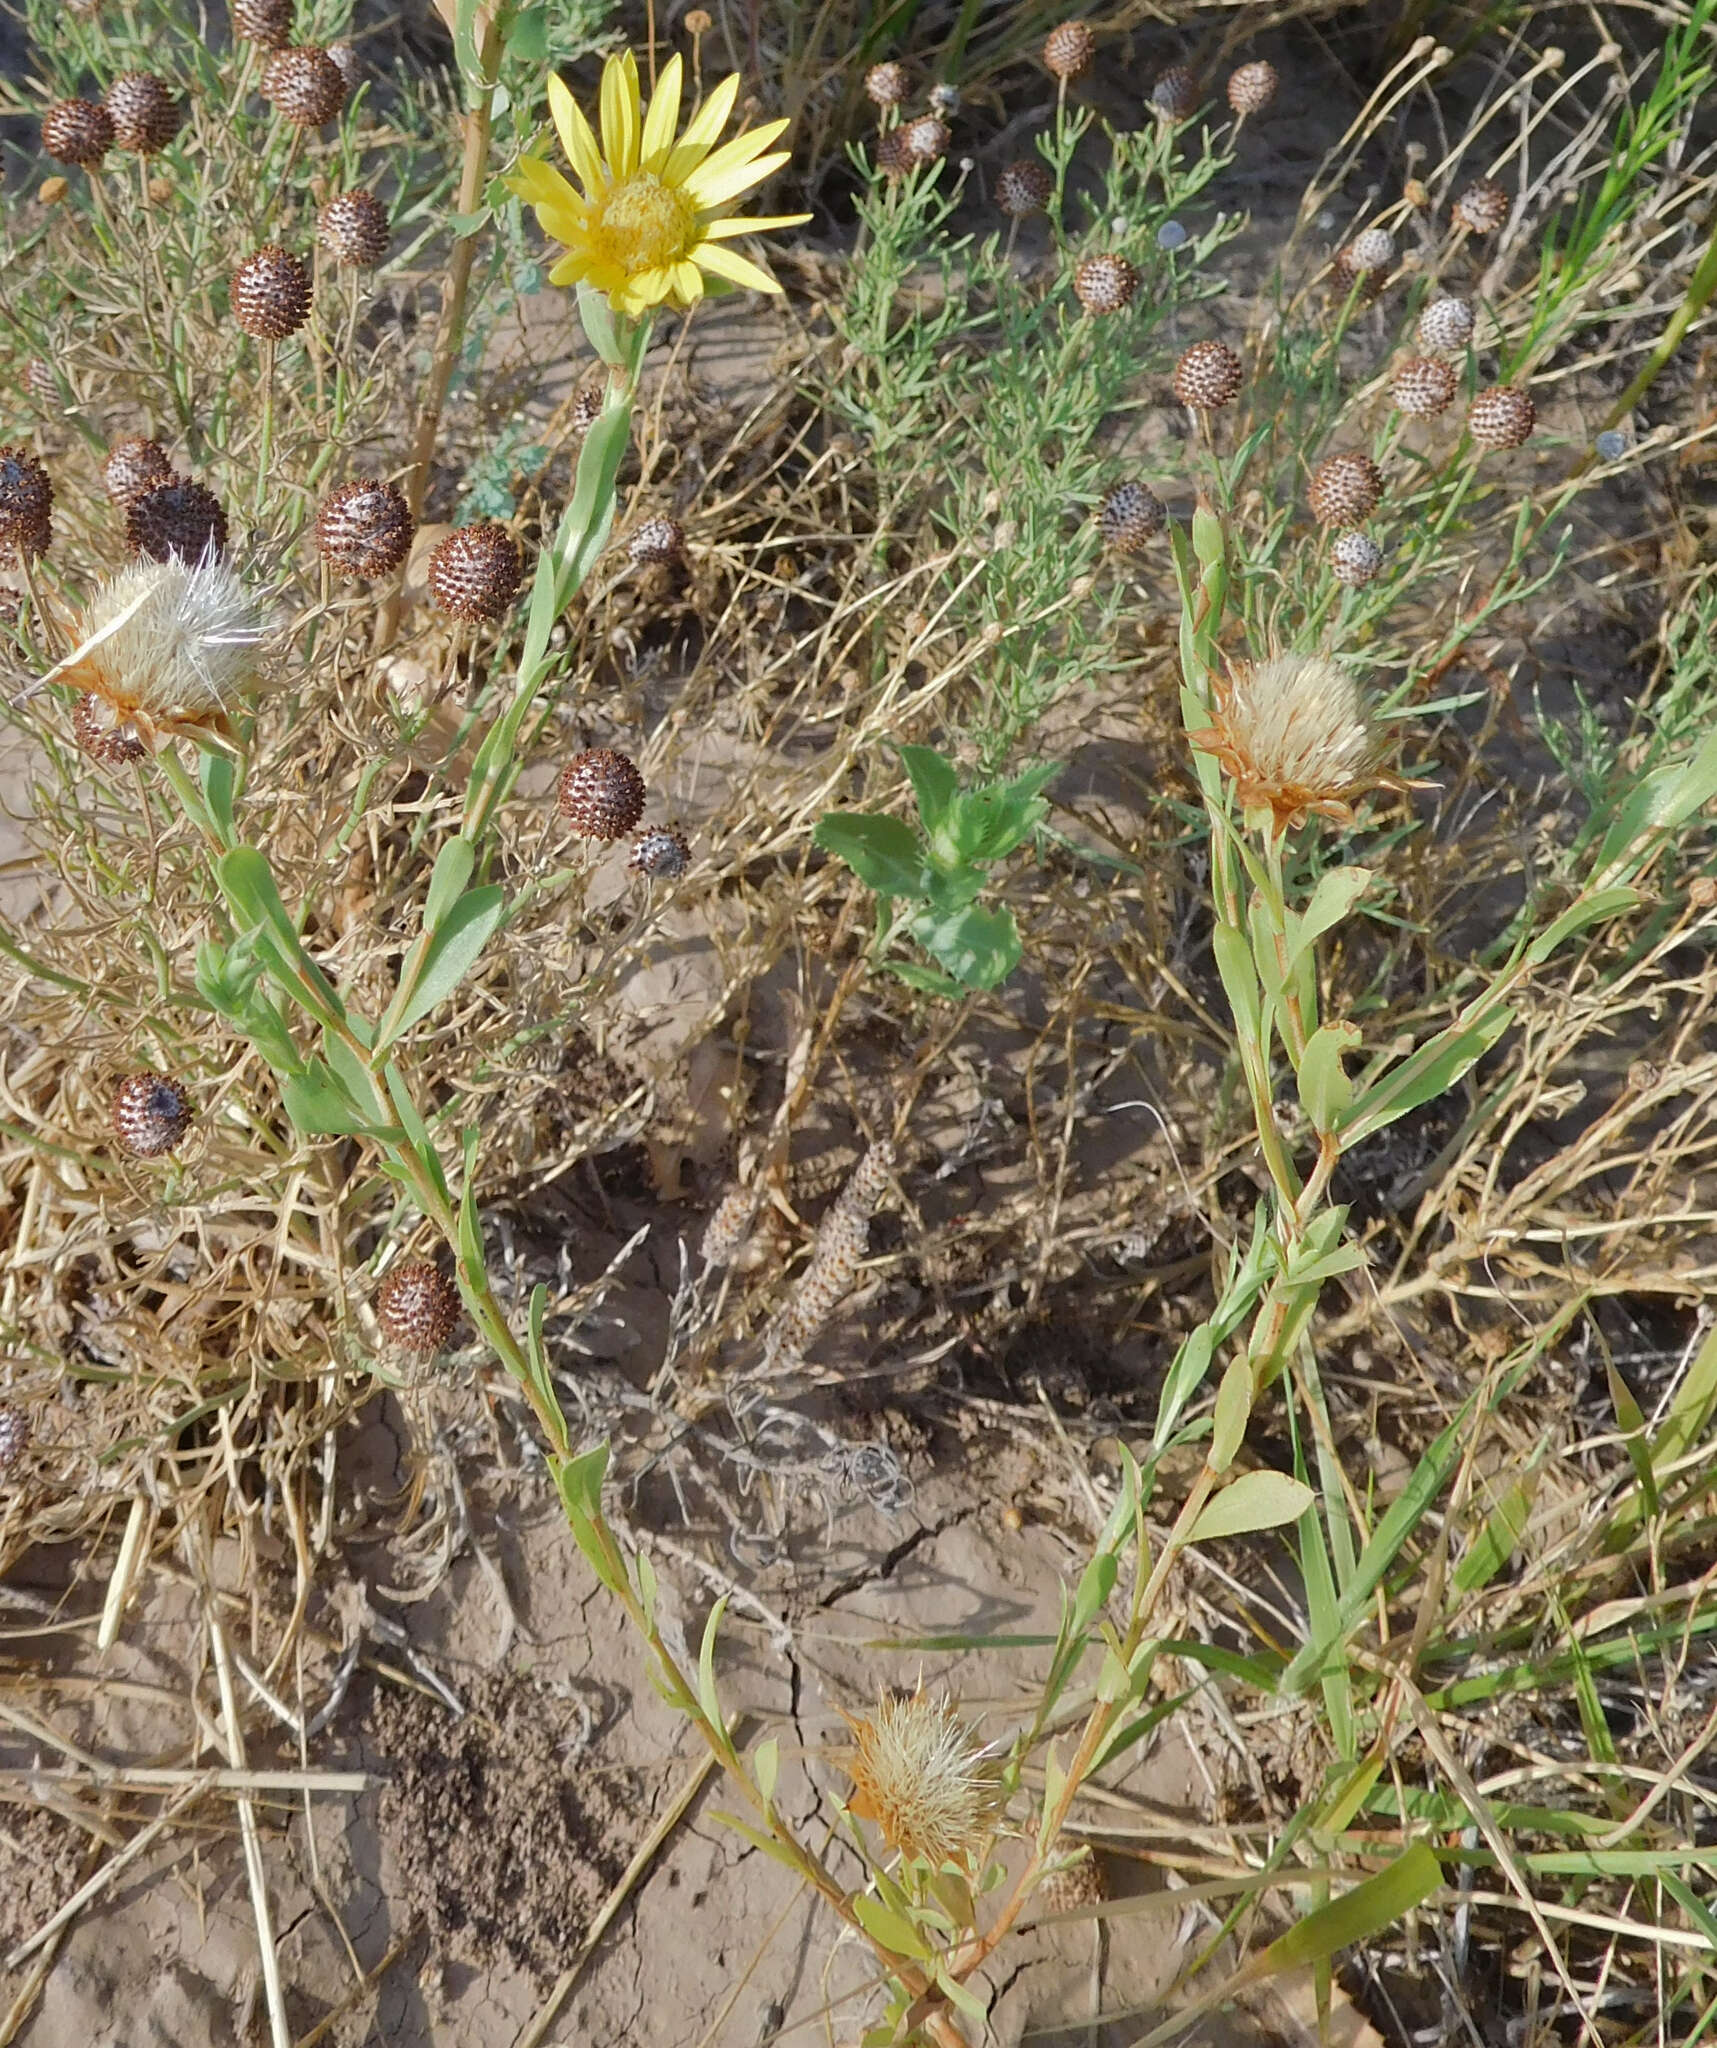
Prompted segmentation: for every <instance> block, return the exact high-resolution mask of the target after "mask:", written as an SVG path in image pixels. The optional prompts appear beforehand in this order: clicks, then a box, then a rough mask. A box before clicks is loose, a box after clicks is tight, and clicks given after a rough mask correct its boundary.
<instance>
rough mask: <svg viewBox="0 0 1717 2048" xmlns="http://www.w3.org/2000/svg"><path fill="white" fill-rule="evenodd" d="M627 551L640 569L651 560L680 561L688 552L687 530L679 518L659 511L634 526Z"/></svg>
mask: <svg viewBox="0 0 1717 2048" xmlns="http://www.w3.org/2000/svg"><path fill="white" fill-rule="evenodd" d="M626 552H627V554H628V555H629V556H630V557H631V560H632V563H633V566H634V567H636V568H640V569H641V568H643V567H644V566H645V565H646V564H647V563H650V562H678V561H680V560H681V559H683V557H684V555H685V552H686V530H685V528H684V527H683V526H682V525H681V524H680V522H679V521H678V520H677V519H670V518H668V517H667V516H666V514H664V513H657V514H656V515H655V516H654V517H653V518H650V519H645V520H642V521H640V522H639V524H638V526H637V527H636V528H634V530H633V533H632V538H631V539H630V540H629V541H628V542H627V543H626Z"/></svg>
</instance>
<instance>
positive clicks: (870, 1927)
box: [852, 1892, 930, 1962]
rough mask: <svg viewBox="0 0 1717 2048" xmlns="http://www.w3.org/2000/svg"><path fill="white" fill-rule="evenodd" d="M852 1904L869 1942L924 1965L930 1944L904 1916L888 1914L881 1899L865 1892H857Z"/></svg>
mask: <svg viewBox="0 0 1717 2048" xmlns="http://www.w3.org/2000/svg"><path fill="white" fill-rule="evenodd" d="M852 1903H853V1917H854V1918H855V1919H856V1920H857V1921H858V1923H859V1925H860V1926H861V1927H862V1928H863V1929H864V1931H865V1933H866V1934H868V1935H869V1936H870V1938H871V1940H872V1941H874V1942H877V1943H879V1944H880V1945H881V1947H882V1948H884V1949H885V1950H886V1951H887V1952H888V1953H889V1954H890V1955H894V1956H910V1957H911V1958H912V1960H913V1961H914V1962H923V1961H924V1960H925V1958H926V1957H927V1956H928V1955H929V1954H930V1945H929V1943H928V1942H926V1941H925V1939H924V1937H923V1935H921V1934H920V1933H919V1932H918V1930H917V1928H916V1927H914V1926H913V1924H912V1922H911V1921H910V1920H908V1919H907V1918H906V1916H905V1915H904V1914H902V1913H895V1912H892V1911H890V1909H889V1908H888V1907H887V1906H885V1905H884V1904H883V1903H882V1901H881V1900H880V1899H873V1898H871V1897H869V1896H868V1895H867V1894H866V1893H864V1892H860V1893H858V1894H857V1896H856V1897H855V1898H854V1899H853V1902H852Z"/></svg>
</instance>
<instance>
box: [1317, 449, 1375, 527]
mask: <svg viewBox="0 0 1717 2048" xmlns="http://www.w3.org/2000/svg"><path fill="white" fill-rule="evenodd" d="M1306 496H1307V497H1308V499H1309V500H1310V501H1311V507H1312V514H1313V517H1314V518H1316V519H1317V520H1318V522H1319V523H1320V524H1321V525H1323V526H1357V525H1358V524H1359V522H1360V521H1361V520H1362V519H1367V518H1369V517H1370V516H1371V514H1372V513H1373V512H1375V511H1376V510H1377V505H1378V501H1379V499H1381V497H1382V496H1383V472H1382V470H1380V469H1379V468H1378V466H1377V464H1376V463H1375V462H1373V461H1372V459H1371V457H1370V456H1369V455H1362V454H1361V453H1360V452H1359V450H1358V449H1357V448H1349V449H1344V450H1343V451H1342V453H1341V454H1339V455H1326V456H1325V457H1324V459H1323V460H1322V462H1320V463H1319V464H1318V466H1317V468H1316V469H1314V470H1313V471H1312V480H1311V484H1310V486H1309V487H1308V489H1307V491H1306Z"/></svg>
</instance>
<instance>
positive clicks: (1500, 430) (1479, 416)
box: [1467, 384, 1538, 448]
mask: <svg viewBox="0 0 1717 2048" xmlns="http://www.w3.org/2000/svg"><path fill="white" fill-rule="evenodd" d="M1537 423H1538V408H1537V407H1536V406H1535V405H1534V404H1533V402H1532V397H1531V394H1530V393H1529V392H1525V391H1522V390H1521V389H1520V387H1519V385H1517V384H1493V385H1492V386H1491V387H1490V389H1489V390H1488V391H1481V392H1480V393H1479V394H1478V396H1477V397H1476V398H1474V400H1473V402H1472V404H1471V406H1470V407H1469V408H1468V410H1467V432H1468V433H1469V434H1470V435H1471V436H1472V438H1473V440H1474V442H1475V443H1476V444H1477V445H1478V446H1479V447H1480V448H1519V447H1521V446H1522V445H1523V444H1524V443H1525V442H1527V441H1529V440H1531V438H1532V429H1533V428H1534V427H1535V426H1536V425H1537Z"/></svg>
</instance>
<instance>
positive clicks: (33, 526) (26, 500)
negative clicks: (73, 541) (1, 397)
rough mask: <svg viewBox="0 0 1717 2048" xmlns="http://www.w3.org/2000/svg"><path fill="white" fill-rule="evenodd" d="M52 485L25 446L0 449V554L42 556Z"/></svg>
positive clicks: (50, 528) (49, 529)
mask: <svg viewBox="0 0 1717 2048" xmlns="http://www.w3.org/2000/svg"><path fill="white" fill-rule="evenodd" d="M53 511H54V486H53V483H52V481H51V479H50V478H49V476H48V472H47V471H46V470H45V469H44V468H43V467H42V465H41V464H40V463H39V462H38V461H37V460H36V458H35V457H34V456H33V455H32V454H31V453H30V451H29V449H28V448H0V554H14V555H20V556H22V555H45V554H46V553H47V551H48V544H49V542H50V541H51V540H52V539H53V532H54V522H53Z"/></svg>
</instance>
